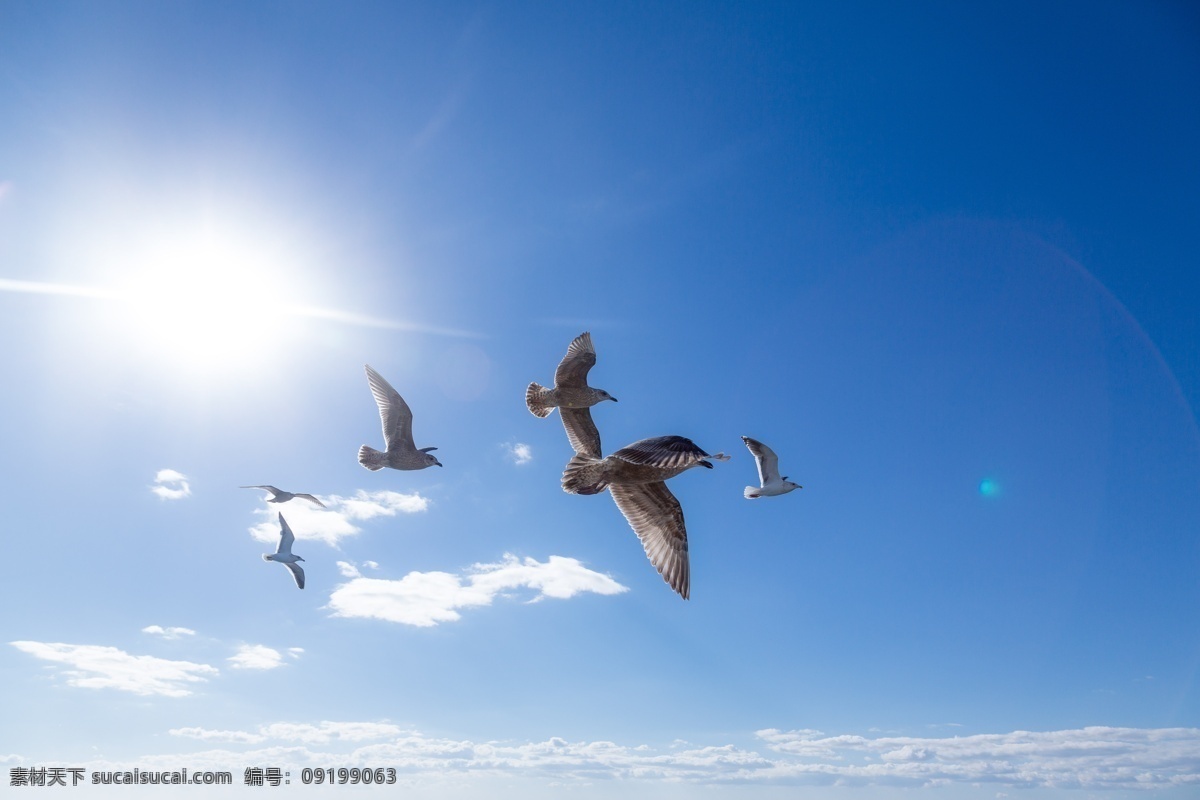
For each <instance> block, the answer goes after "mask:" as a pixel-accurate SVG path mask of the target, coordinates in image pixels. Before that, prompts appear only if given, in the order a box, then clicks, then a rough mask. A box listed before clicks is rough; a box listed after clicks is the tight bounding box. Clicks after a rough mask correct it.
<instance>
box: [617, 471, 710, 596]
mask: <svg viewBox="0 0 1200 800" xmlns="http://www.w3.org/2000/svg"><path fill="white" fill-rule="evenodd" d="M608 491H609V493H610V494H612V496H613V500H615V501H616V502H617V508H619V509H621V513H622V514H624V515H625V519H626V521H628V522H629V527H631V528H633V532H634V533H636V534H637V536H638V538H639V539H641V541H642V547H643V548H644V549H645V551H646V555H647V556H648V557H649V558H650V563H651V564H653V565H654V567H655V569H657V570H658V573H659V574H660V575H662V576H663V580H665V581H666V582H667V584H668V585H669V586H670V587H671V588H672V589H674V590H675V591H677V592H679V595H680V597H682V598H683V599H684V600H686V599H688V595H689V594H690V592H691V568H690V566H689V563H688V543H687V528H685V527H684V524H683V509H682V508H680V506H679V501H678V500H676V499H675V495H673V494H671V491H670V490H669V489H668V488H667V484H665V483H663V482H662V481H658V482H656V483H639V484H616V483H614V484H610V485H609V487H608Z"/></svg>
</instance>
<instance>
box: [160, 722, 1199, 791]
mask: <svg viewBox="0 0 1200 800" xmlns="http://www.w3.org/2000/svg"><path fill="white" fill-rule="evenodd" d="M171 733H172V734H173V735H176V736H186V737H190V738H194V739H199V740H202V741H226V742H241V743H247V744H263V743H279V745H273V746H268V747H265V748H263V749H260V750H256V751H253V752H241V753H229V752H228V751H220V752H213V753H196V754H190V755H188V756H187V758H188V759H189V761H190V762H192V763H194V764H196V766H197V768H198V767H199V766H200V765H202V764H204V763H205V762H206V761H210V760H212V761H216V763H221V761H222V760H223V761H224V763H226V764H228V763H230V762H231V761H235V762H236V761H239V760H240V761H244V762H256V761H261V762H264V763H266V762H270V763H277V764H281V765H282V764H296V765H308V764H314V763H330V762H336V763H339V764H344V765H346V766H348V767H349V766H369V765H374V764H379V763H386V764H388V765H389V766H392V767H395V768H396V769H397V770H398V771H401V772H404V773H406V774H407V775H408V776H409V777H410V778H411V779H414V780H424V781H436V780H442V779H445V778H447V777H450V776H457V777H458V778H465V777H467V776H476V777H483V776H493V777H499V778H502V779H504V780H513V779H517V778H532V779H541V780H547V781H553V782H572V783H592V782H594V781H598V780H625V781H639V782H642V783H647V782H662V783H672V784H679V783H685V784H696V785H713V784H725V785H741V784H760V785H775V786H779V785H782V786H799V785H807V786H814V785H815V786H833V785H836V786H838V787H842V788H845V787H854V786H859V787H871V786H896V787H919V786H939V785H940V786H962V787H972V788H977V787H979V786H980V785H992V786H994V787H995V788H996V789H997V790H998V791H997V796H1000V795H1002V794H1003V793H1004V792H1003V791H1000V790H1004V789H1011V788H1021V789H1029V788H1055V789H1066V788H1084V789H1088V790H1091V791H1105V790H1116V791H1120V790H1133V789H1169V788H1172V787H1177V788H1185V787H1195V786H1200V729H1196V728H1160V729H1144V728H1105V727H1092V728H1082V729H1075V730H1063V731H1047V732H1041V733H1035V732H1028V731H1014V732H1012V733H1004V734H978V735H974V736H963V737H950V738H922V737H879V738H868V737H863V736H857V735H842V736H826V735H824V734H822V733H820V732H818V731H779V730H776V729H765V730H762V731H759V732H758V741H759V742H760V743H761V744H762V745H764V746H765V752H763V753H760V752H758V751H757V750H755V749H750V748H745V747H740V746H738V745H734V744H709V745H697V744H690V743H682V744H679V743H677V744H676V745H673V746H670V747H667V748H653V747H649V746H646V745H644V744H638V745H624V744H618V743H615V742H609V741H580V742H571V741H567V740H565V739H561V738H558V737H551V738H549V739H546V740H544V741H536V742H512V741H483V742H473V741H470V740H459V739H446V738H437V737H429V736H425V735H423V734H421V733H419V732H417V731H411V730H402V729H400V728H399V727H397V726H395V725H391V724H389V723H370V722H368V723H331V722H322V723H320V724H318V725H309V724H297V723H276V724H273V725H264V726H261V727H259V728H258V729H257V730H256V731H247V732H239V731H207V730H204V729H201V728H181V729H176V730H172V731H171ZM360 742H366V744H362V745H358V743H360ZM288 743H301V745H304V746H299V747H284V746H282V745H284V744H288ZM339 743H342V744H346V745H350V746H349V747H344V748H338V747H337V745H338V744H339ZM309 745H327V746H328V747H327V751H325V752H317V751H314V750H311V749H309V747H308V746H309ZM356 745H358V746H356ZM797 746H798V748H797ZM797 749H798V750H799V752H796V751H797ZM171 757H172V758H175V759H176V761H178V759H179V758H180V756H179V755H174V756H171ZM157 758H158V757H147V758H144V759H143V761H144V762H145V763H147V764H150V763H154V761H155V759H157ZM163 758H164V759H165V758H166V757H165V756H164V757H163ZM559 785H561V784H559ZM1172 796H1174V795H1172Z"/></svg>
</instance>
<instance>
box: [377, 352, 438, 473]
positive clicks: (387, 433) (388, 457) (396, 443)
mask: <svg viewBox="0 0 1200 800" xmlns="http://www.w3.org/2000/svg"><path fill="white" fill-rule="evenodd" d="M367 382H368V383H369V384H370V385H371V394H373V395H375V402H376V403H378V404H379V418H380V419H381V420H382V421H383V441H384V445H385V446H386V448H387V450H386V451H385V452H382V453H381V452H380V451H378V450H376V449H375V448H373V447H367V446H366V445H365V444H364V445H363V446H362V447H360V448H358V463H360V464H362V465H363V466H364V467H366V468H367V469H370V470H376V469H382V468H383V467H391V468H392V469H425V468H426V467H432V466H433V465H434V464H436V465H438V466H439V467H440V466H441V465H442V462H440V461H438V460H437V456H432V455H430V454H429V451H430V450H437V448H436V447H422V448H421V449H420V450H418V449H417V448H416V446H415V445H414V444H413V435H412V419H413V417H412V411H411V410H409V408H408V403H406V402H404V398H403V397H401V396H400V393H399V392H397V391H396V390H395V389H393V388H392V385H391V384H390V383H388V382H387V381H385V380H384V379H383V376H382V375H380V374H379V373H378V372H376V371H375V370H373V369H371V365H370V364H368V365H367Z"/></svg>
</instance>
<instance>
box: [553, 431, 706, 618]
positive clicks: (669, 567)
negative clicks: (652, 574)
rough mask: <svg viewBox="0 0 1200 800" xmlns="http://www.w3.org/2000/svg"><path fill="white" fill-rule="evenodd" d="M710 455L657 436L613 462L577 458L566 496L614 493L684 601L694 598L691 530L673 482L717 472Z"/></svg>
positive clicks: (678, 439) (566, 474) (567, 474)
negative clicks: (701, 470) (694, 472)
mask: <svg viewBox="0 0 1200 800" xmlns="http://www.w3.org/2000/svg"><path fill="white" fill-rule="evenodd" d="M710 458H712V459H716V460H717V461H728V460H729V456H727V455H725V454H724V453H717V454H716V455H711V456H710V455H709V454H708V453H706V452H704V451H703V450H701V449H700V448H699V447H697V446H696V443H695V442H693V441H692V440H691V439H685V438H684V437H682V436H655V437H654V438H651V439H642V440H641V441H639V442H634V443H633V444H631V445H629V446H628V447H624V448H621V449H620V450H618V451H617V452H615V453H613V454H612V455H611V456H609V457H608V458H603V459H602V458H594V457H592V456H590V455H588V454H587V453H576V454H575V457H574V458H572V459H571V460H570V461H568V462H567V467H566V469H565V470H563V476H562V487H563V491H565V492H570V493H571V494H597V493H599V492H602V491H604V490H605V489H608V492H609V494H611V495H612V498H613V500H614V501H615V502H616V504H617V508H618V509H620V511H621V514H622V515H624V517H625V521H626V522H628V523H629V527H631V528H633V532H634V533H636V534H637V536H638V539H640V540H641V542H642V549H643V550H645V551H646V556H647V557H648V558H649V559H650V563H651V564H653V565H654V568H655V569H657V570H658V574H659V575H662V577H663V580H664V581H666V582H667V585H668V586H670V587H671V588H672V589H674V590H675V591H676V592H678V593H679V596H680V597H682V598H683V599H684V600H687V599H688V596H689V595H690V594H691V582H692V579H691V567H690V565H689V561H688V541H687V528H686V527H685V526H684V524H683V509H682V508H681V507H680V505H679V501H678V500H677V499H676V498H675V495H673V494H671V490H670V489H668V488H667V483H666V482H667V480H668V479H669V478H673V477H675V476H676V475H678V474H679V473H681V472H683V471H685V470H688V469H691V468H692V467H707V468H708V469H712V463H711V462H709V461H708V460H707V459H710Z"/></svg>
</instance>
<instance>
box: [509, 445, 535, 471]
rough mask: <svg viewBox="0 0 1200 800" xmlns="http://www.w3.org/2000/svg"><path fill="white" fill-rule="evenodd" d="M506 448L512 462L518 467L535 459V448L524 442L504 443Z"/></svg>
mask: <svg viewBox="0 0 1200 800" xmlns="http://www.w3.org/2000/svg"><path fill="white" fill-rule="evenodd" d="M504 449H505V451H507V453H508V457H509V458H511V459H512V462H513V463H514V464H516V465H517V466H518V467H519V466H521V465H522V464H528V463H529V462H530V461H533V448H532V447H530V446H529V445H527V444H525V443H524V442H517V443H516V444H506V445H504Z"/></svg>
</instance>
